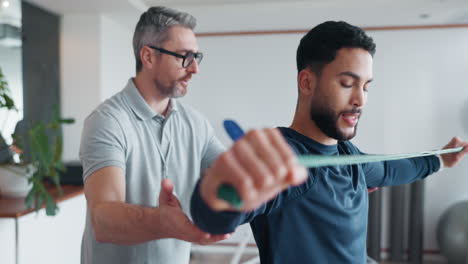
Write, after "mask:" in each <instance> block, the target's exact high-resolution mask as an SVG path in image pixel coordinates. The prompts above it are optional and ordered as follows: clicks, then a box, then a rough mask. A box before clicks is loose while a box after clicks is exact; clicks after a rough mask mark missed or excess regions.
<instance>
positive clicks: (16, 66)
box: [0, 45, 23, 142]
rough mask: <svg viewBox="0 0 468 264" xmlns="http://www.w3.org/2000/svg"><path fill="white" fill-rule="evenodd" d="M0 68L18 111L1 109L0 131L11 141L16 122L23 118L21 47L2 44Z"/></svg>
mask: <svg viewBox="0 0 468 264" xmlns="http://www.w3.org/2000/svg"><path fill="white" fill-rule="evenodd" d="M0 68H1V69H2V72H3V74H4V75H5V80H6V81H7V82H8V87H9V88H10V91H11V95H12V97H13V100H14V101H15V105H16V107H17V108H18V111H13V110H7V109H1V110H0V133H1V134H2V135H3V137H4V138H5V139H6V140H7V142H11V140H12V139H11V134H12V133H13V131H14V129H15V126H16V123H17V122H18V121H19V120H21V119H23V75H22V74H21V72H22V71H21V68H22V60H21V49H20V48H16V47H14V48H13V47H4V46H1V45H0Z"/></svg>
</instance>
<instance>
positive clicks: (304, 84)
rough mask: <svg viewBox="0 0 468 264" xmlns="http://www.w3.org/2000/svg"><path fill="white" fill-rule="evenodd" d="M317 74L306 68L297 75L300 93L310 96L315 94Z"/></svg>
mask: <svg viewBox="0 0 468 264" xmlns="http://www.w3.org/2000/svg"><path fill="white" fill-rule="evenodd" d="M317 81H318V78H317V74H315V73H314V72H313V71H311V70H310V69H308V68H305V69H303V70H301V71H300V72H299V74H298V75H297V83H298V85H299V93H301V94H303V95H306V96H309V95H312V94H313V93H314V90H315V87H316V86H317Z"/></svg>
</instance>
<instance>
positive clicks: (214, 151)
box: [201, 121, 226, 171]
mask: <svg viewBox="0 0 468 264" xmlns="http://www.w3.org/2000/svg"><path fill="white" fill-rule="evenodd" d="M205 129H206V137H205V138H206V142H205V146H204V151H203V155H202V161H201V171H203V170H205V169H206V168H208V167H210V166H211V164H213V162H215V160H216V159H217V158H218V156H219V155H220V154H221V153H223V152H224V151H226V148H225V147H224V145H223V144H222V143H221V141H219V139H218V138H217V137H216V136H215V133H214V129H213V127H212V126H211V125H210V124H209V123H208V122H207V121H206V122H205Z"/></svg>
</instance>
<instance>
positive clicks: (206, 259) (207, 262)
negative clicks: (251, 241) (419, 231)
mask: <svg viewBox="0 0 468 264" xmlns="http://www.w3.org/2000/svg"><path fill="white" fill-rule="evenodd" d="M252 257H255V255H250V256H249V255H246V256H243V257H242V259H241V261H240V262H239V264H241V263H243V262H245V261H248V260H250V259H252ZM231 258H232V255H231V254H213V253H209V254H207V253H193V254H192V257H191V260H190V264H230V261H231ZM380 264H410V263H409V262H389V261H382V262H380ZM424 264H444V262H439V261H427V262H424Z"/></svg>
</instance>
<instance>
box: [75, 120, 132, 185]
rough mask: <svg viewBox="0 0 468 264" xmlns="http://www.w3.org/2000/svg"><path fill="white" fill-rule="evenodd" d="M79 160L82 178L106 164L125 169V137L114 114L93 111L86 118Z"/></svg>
mask: <svg viewBox="0 0 468 264" xmlns="http://www.w3.org/2000/svg"><path fill="white" fill-rule="evenodd" d="M80 160H81V164H82V166H83V180H86V178H87V177H88V176H89V175H91V174H92V173H93V172H95V171H97V170H99V169H101V168H104V167H108V166H116V167H119V168H122V169H124V170H125V138H124V135H123V130H122V128H121V126H120V124H119V122H118V121H117V119H116V118H115V117H114V116H112V115H110V114H106V113H103V112H100V111H94V112H93V113H92V114H91V115H89V116H88V117H87V118H86V120H85V122H84V126H83V133H82V136H81V144H80Z"/></svg>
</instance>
